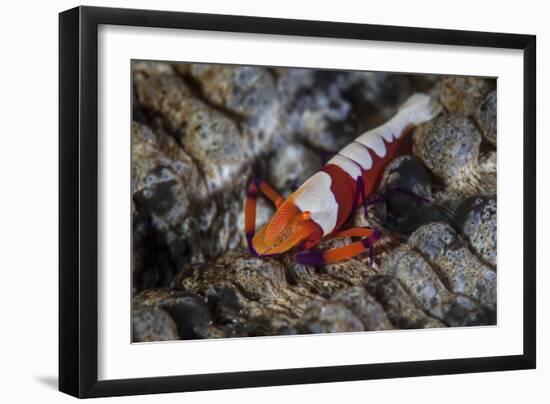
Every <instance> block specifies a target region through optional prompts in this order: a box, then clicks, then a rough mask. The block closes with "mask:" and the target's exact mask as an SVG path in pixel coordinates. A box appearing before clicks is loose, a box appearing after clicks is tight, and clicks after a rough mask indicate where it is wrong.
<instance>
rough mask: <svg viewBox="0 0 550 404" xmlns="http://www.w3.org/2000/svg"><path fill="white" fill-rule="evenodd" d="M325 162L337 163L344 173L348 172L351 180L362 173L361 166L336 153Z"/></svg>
mask: <svg viewBox="0 0 550 404" xmlns="http://www.w3.org/2000/svg"><path fill="white" fill-rule="evenodd" d="M327 164H334V165H337V166H338V167H340V168H341V169H342V170H344V171H345V172H346V173H348V174H349V175H350V177H351V179H352V180H356V179H357V178H359V177H361V175H362V172H361V168H360V167H359V166H358V165H357V164H356V163H355V162H354V161H353V160H350V159H349V158H347V157H344V156H341V155H340V154H337V155H336V156H334V157H333V158H331V159H330V160H329V161H328V163H327Z"/></svg>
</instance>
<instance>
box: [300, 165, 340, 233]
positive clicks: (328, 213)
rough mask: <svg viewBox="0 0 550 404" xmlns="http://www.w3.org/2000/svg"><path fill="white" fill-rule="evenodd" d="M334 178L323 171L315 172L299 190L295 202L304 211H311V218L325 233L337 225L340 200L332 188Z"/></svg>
mask: <svg viewBox="0 0 550 404" xmlns="http://www.w3.org/2000/svg"><path fill="white" fill-rule="evenodd" d="M331 185H332V179H331V178H330V175H328V174H327V173H325V172H323V171H319V172H317V173H315V174H314V175H313V176H311V177H309V179H308V180H307V181H306V182H304V184H303V185H302V186H301V187H300V189H299V190H298V191H296V192H297V195H296V199H294V203H295V204H296V206H297V207H298V208H299V209H300V210H301V211H302V212H306V211H308V212H310V213H311V219H312V220H313V221H314V222H315V223H317V224H318V225H319V226H320V227H321V229H323V235H325V234H329V233H330V232H331V231H332V230H334V228H335V227H336V220H337V219H338V202H336V198H335V197H334V194H333V193H332V190H331V189H330V186H331Z"/></svg>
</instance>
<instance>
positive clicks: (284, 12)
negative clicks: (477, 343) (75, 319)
mask: <svg viewBox="0 0 550 404" xmlns="http://www.w3.org/2000/svg"><path fill="white" fill-rule="evenodd" d="M503 3H504V2H498V1H490V2H489V1H487V2H480V1H478V0H475V1H471V0H454V1H453V2H446V3H443V2H441V1H437V0H436V1H406V0H404V1H392V0H385V1H381V2H379V1H377V2H368V1H353V0H349V1H348V0H338V1H337V2H326V4H320V2H318V1H316V2H310V3H309V4H308V3H307V2H305V1H303V2H301V3H299V2H298V1H296V0H277V1H267V2H266V1H257V0H256V1H254V0H232V1H223V0H201V1H197V2H182V1H169V0H156V1H155V2H154V3H152V2H147V1H144V0H140V1H137V0H135V1H120V0H110V1H90V2H88V5H98V6H111V7H133V8H151V7H154V8H156V9H165V10H181V11H196V12H210V13H225V14H246V15H258V16H272V17H284V18H302V19H318V20H336V21H346V22H362V23H375V24H389V25H409V26H419V27H434V28H456V29H469V30H484V31H503V32H518V33H531V34H536V35H537V37H538V38H537V41H538V46H537V52H538V63H537V70H538V75H537V81H538V85H537V92H538V94H537V103H538V108H537V110H538V115H539V119H538V124H537V131H538V134H539V136H538V152H537V155H538V163H537V166H538V167H537V171H538V181H537V183H538V184H537V187H538V196H537V203H538V206H539V207H540V208H539V209H538V216H537V217H538V243H537V244H538V250H539V254H538V268H537V269H538V285H539V287H538V307H539V310H538V341H539V344H538V369H537V370H533V371H519V372H500V373H485V374H469V375H460V376H439V377H422V378H409V379H397V380H378V381H365V382H346V383H332V384H320V385H304V386H290V387H288V386H287V387H274V388H262V389H243V390H225V391H217V392H200V393H185V394H169V395H157V396H141V397H125V398H115V399H109V401H110V402H113V401H115V402H117V403H118V402H127V403H129V402H132V403H133V402H137V403H146V402H147V403H151V402H153V403H164V402H166V403H176V402H178V403H179V402H181V401H182V400H185V402H188V403H207V402H216V401H217V402H224V403H233V402H238V403H249V402H250V403H257V402H262V403H281V402H298V400H302V401H306V400H307V401H315V402H319V403H325V402H326V403H329V402H346V401H350V402H355V401H363V402H366V401H369V402H377V403H380V402H382V403H387V402H398V401H401V402H403V401H406V402H417V401H422V402H423V403H432V402H434V403H435V402H442V401H444V402H445V403H446V404H451V403H464V402H467V401H473V402H481V401H482V400H483V401H487V400H490V401H491V402H493V401H494V402H518V401H525V399H528V402H545V401H546V400H548V398H549V397H550V393H549V391H548V388H547V386H546V385H545V384H547V383H548V380H550V347H549V346H548V343H547V341H549V340H550V322H549V321H548V307H549V305H550V275H549V274H548V270H545V267H548V264H549V258H550V257H549V253H548V248H547V245H548V242H549V241H550V238H549V237H548V235H547V234H546V231H545V227H546V226H548V225H549V224H550V223H549V221H548V210H545V209H542V207H543V206H548V205H549V203H550V199H549V198H550V194H549V191H548V189H547V188H546V187H544V185H545V177H546V175H545V173H546V172H547V171H548V170H549V169H550V167H549V162H548V160H546V161H543V157H544V155H543V151H544V150H547V149H548V148H549V147H550V141H549V139H548V137H547V136H545V135H546V134H547V133H548V132H549V131H550V123H549V122H548V121H547V120H546V117H547V116H548V114H547V113H545V112H546V111H548V110H549V109H550V101H548V97H547V95H546V93H547V92H548V91H550V86H549V84H550V79H549V75H548V72H550V26H549V25H548V22H547V17H548V15H549V13H548V10H546V9H545V7H544V2H541V1H534V0H523V1H521V2H514V4H503ZM78 4H79V3H78V2H75V1H69V0H61V1H57V2H56V4H51V3H48V2H38V1H26V2H18V3H16V2H13V1H12V2H5V3H4V4H3V5H2V13H1V15H2V17H3V18H2V23H1V24H0V34H1V35H0V38H1V44H2V48H1V50H2V51H1V58H2V63H0V72H1V73H0V83H1V84H0V103H1V109H0V111H2V113H1V115H0V116H1V117H2V118H1V120H0V122H1V124H0V139H1V141H2V144H1V147H0V178H1V184H2V192H1V193H0V237H1V243H0V260H1V261H0V262H1V265H0V271H1V272H0V274H1V275H0V310H1V311H0V324H2V329H1V331H0V380H1V382H0V385H1V386H2V387H1V388H0V399H1V401H2V402H6V403H19V402H40V403H50V402H52V403H57V402H68V401H69V400H71V399H70V398H69V397H68V396H65V395H63V394H61V393H58V392H57V391H56V389H57V387H56V386H57V255H58V253H57V219H58V215H57V154H58V153H57V146H58V144H57V100H58V96H57V35H58V34H57V32H58V28H57V13H58V12H59V11H62V10H64V9H67V8H71V7H73V6H76V5H78ZM545 73H546V74H545ZM518 135H519V134H518ZM520 162H521V156H518V163H520ZM518 192H519V190H518ZM545 382H546V383H545Z"/></svg>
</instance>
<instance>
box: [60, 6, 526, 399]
mask: <svg viewBox="0 0 550 404" xmlns="http://www.w3.org/2000/svg"><path fill="white" fill-rule="evenodd" d="M100 24H113V25H126V26H141V27H161V28H183V29H194V30H209V31H227V32H243V33H260V34H278V35H294V36H310V37H323V38H343V39H361V40H371V41H372V40H374V41H393V42H405V43H423V44H424V43H428V44H440V45H451V46H452V45H463V46H476V47H491V48H510V49H520V50H523V60H524V90H523V91H524V94H523V105H524V107H523V108H524V111H523V114H524V115H523V116H524V122H523V129H524V133H523V139H524V156H523V168H524V189H523V200H524V212H523V214H524V228H523V251H524V262H523V285H524V286H523V288H524V290H523V319H524V323H523V354H521V355H513V356H497V357H483V358H467V359H446V360H429V361H416V362H401V363H381V364H365V365H352V366H337V367H336V366H335V367H316V368H307V369H300V368H298V369H288V370H287V369H285V370H265V371H252V372H237V373H220V374H207V375H184V376H170V377H151V378H139V379H124V380H108V381H98V377H97V370H98V337H97V335H98V324H97V318H98V282H97V274H98V269H97V266H98V139H97V130H98V122H97V119H98V105H97V102H98V95H97V92H98V88H97V85H98V66H97V60H98V59H97V57H98V55H97V52H98V26H99V25H100ZM535 60H536V37H535V36H533V35H519V34H504V33H490V32H472V31H458V30H443V29H425V28H409V27H396V26H381V25H366V24H350V23H339V22H324V21H301V20H288V19H276V18H258V17H244V16H227V15H213V14H196V13H182V12H167V11H150V10H130V9H111V8H95V7H77V8H74V9H71V10H68V11H64V12H62V13H60V15H59V100H60V101H59V218H60V219H59V235H60V236H59V389H60V390H61V391H63V392H65V393H68V394H70V395H73V396H76V397H82V398H83V397H101V396H119V395H132V394H149V393H167V392H182V391H196V390H210V389H225V388H241V387H259V386H274V385H290V384H301V383H323V382H336V381H351V380H363V379H381V378H396V377H411V376H426V375H441V374H458V373H468V372H488V371H500V370H513V369H533V368H535V366H536V339H535V338H536V323H535V317H536V311H535V309H536V304H535V302H536V288H535V285H536V278H535V277H536V274H535V267H536V266H535V263H536V262H535V261H536V251H535V245H536V242H535V233H536V230H535V226H536V221H535V210H536V209H535V192H536V190H535V181H536V177H535V174H536V173H535V164H536V162H535V146H536V139H535V119H536V112H535V111H536V108H535V104H536V86H535V77H536V74H535V69H536V62H535Z"/></svg>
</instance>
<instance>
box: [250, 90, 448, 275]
mask: <svg viewBox="0 0 550 404" xmlns="http://www.w3.org/2000/svg"><path fill="white" fill-rule="evenodd" d="M439 110H440V106H439V104H437V103H436V102H435V101H433V100H432V99H431V98H430V97H429V96H428V95H425V94H414V95H412V96H411V97H409V99H408V100H407V101H406V102H405V103H404V104H403V105H402V106H401V107H400V109H399V111H398V112H397V114H396V115H395V116H394V117H393V118H392V119H390V120H389V121H387V122H386V123H385V124H383V125H382V126H379V127H377V128H375V129H372V130H369V131H368V132H366V133H364V134H362V135H361V136H359V137H357V138H356V139H355V140H354V141H353V142H351V143H350V144H348V145H347V146H346V147H344V148H343V149H342V150H341V151H339V152H338V153H337V154H336V155H335V156H334V157H333V158H332V159H331V160H329V161H328V162H327V164H326V165H325V166H324V167H323V168H322V169H321V170H320V171H318V172H317V173H315V174H313V175H312V176H311V177H309V178H308V179H307V180H306V181H305V182H304V183H303V184H302V185H301V186H300V187H299V188H298V189H297V190H296V191H295V192H294V193H292V194H291V195H290V196H289V197H288V198H287V199H286V200H284V199H283V198H282V197H281V196H280V195H279V194H278V193H277V192H276V191H275V190H273V189H272V188H271V187H270V186H269V185H267V184H266V183H265V182H263V181H258V180H253V181H251V182H250V184H249V187H248V196H247V201H246V208H245V231H246V237H247V241H248V245H249V249H250V251H251V252H252V253H253V254H256V255H259V256H267V255H276V254H281V253H284V252H285V251H288V250H290V249H292V248H293V247H296V246H298V245H301V246H303V247H304V248H305V249H310V248H312V247H314V246H315V245H317V244H318V243H319V242H320V241H321V240H323V239H325V238H332V237H349V236H351V237H353V236H355V237H361V240H360V241H357V242H354V243H351V244H349V245H347V246H345V247H340V248H335V249H332V250H328V251H325V252H320V251H302V252H300V253H299V254H297V255H296V260H297V261H299V262H301V263H304V264H323V263H330V262H335V261H341V260H343V259H347V258H350V257H352V256H354V255H357V254H360V253H361V252H363V251H365V250H366V249H368V248H370V247H371V246H372V244H373V243H374V242H375V241H376V239H377V238H378V237H379V235H378V232H377V231H375V230H374V229H371V228H352V229H347V230H342V229H341V226H342V225H343V224H344V223H345V222H346V220H347V219H348V218H349V216H350V215H351V213H352V212H353V210H354V209H355V207H356V206H358V205H359V203H361V202H362V201H363V200H365V199H366V198H367V197H368V196H369V195H370V194H371V193H372V191H373V190H374V189H375V187H376V185H377V183H378V181H379V180H380V177H381V175H382V172H383V170H384V167H385V166H386V165H387V164H388V163H389V162H390V161H391V160H392V159H393V158H394V157H395V156H396V154H397V153H398V152H399V150H400V149H401V148H402V146H403V145H404V144H406V143H407V142H408V139H409V137H410V136H409V134H410V133H411V132H412V129H413V128H414V127H415V126H417V125H419V124H420V123H423V122H426V121H429V120H431V119H433V118H434V117H435V116H436V115H437V114H438V113H439ZM258 192H262V193H263V194H264V195H266V196H267V197H268V198H269V199H270V200H272V201H273V203H274V204H275V207H276V209H277V211H276V212H275V214H274V215H273V217H272V218H271V220H270V221H269V222H268V223H267V224H266V225H265V226H263V227H262V228H261V229H260V230H259V231H258V232H257V233H255V214H256V198H257V194H258Z"/></svg>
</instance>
